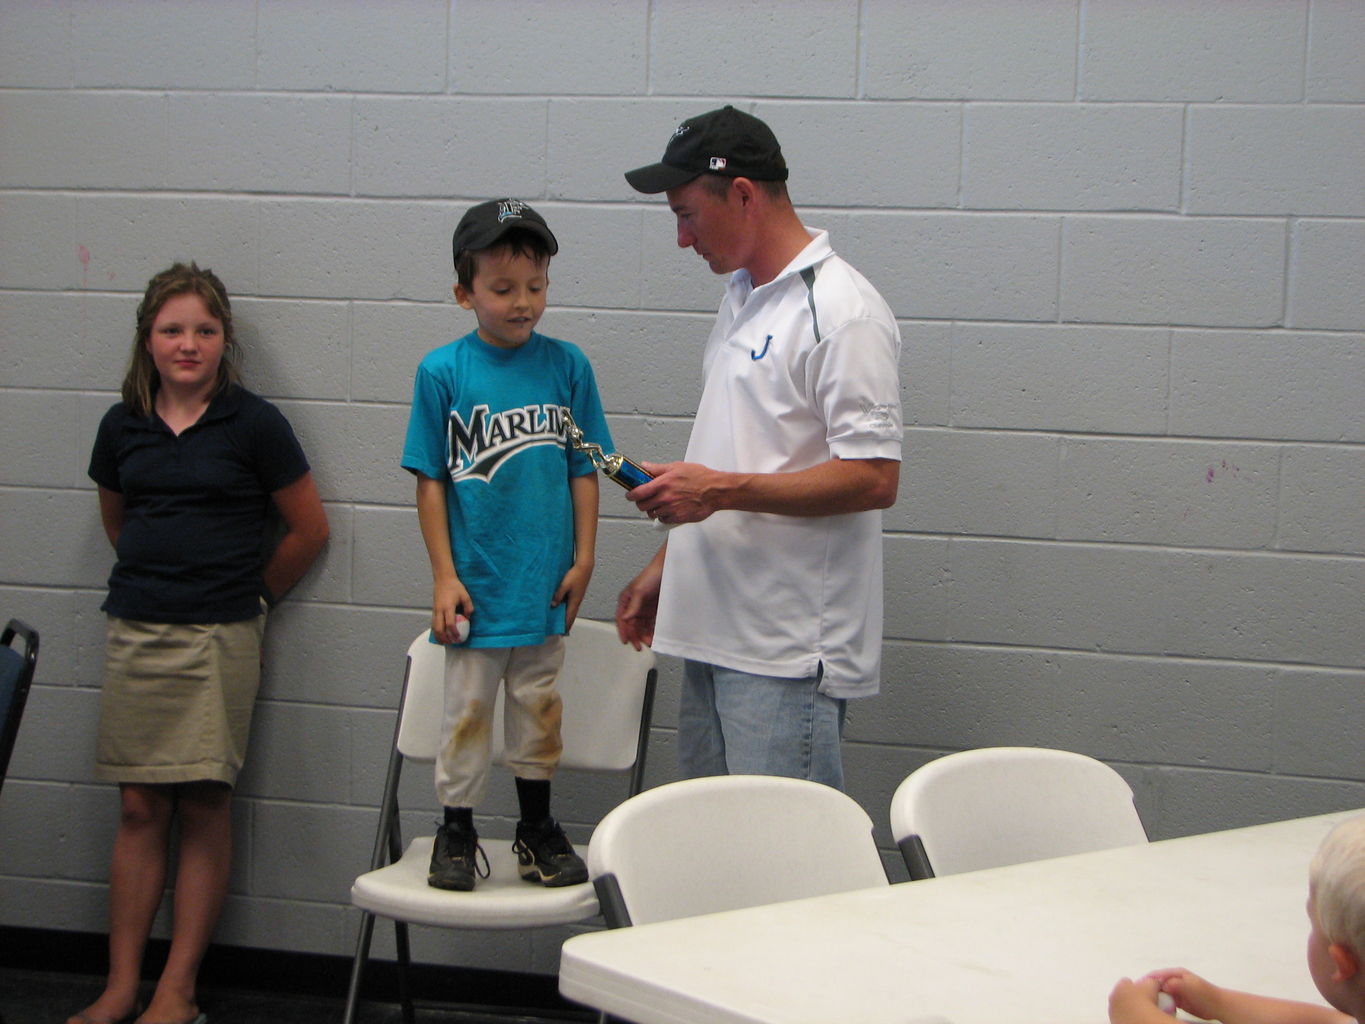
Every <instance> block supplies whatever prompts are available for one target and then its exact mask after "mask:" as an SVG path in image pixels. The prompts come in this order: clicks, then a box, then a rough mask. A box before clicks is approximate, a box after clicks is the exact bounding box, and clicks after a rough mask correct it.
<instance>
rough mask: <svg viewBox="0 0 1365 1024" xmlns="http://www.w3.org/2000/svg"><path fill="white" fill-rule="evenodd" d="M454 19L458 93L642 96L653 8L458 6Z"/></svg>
mask: <svg viewBox="0 0 1365 1024" xmlns="http://www.w3.org/2000/svg"><path fill="white" fill-rule="evenodd" d="M452 11H453V18H452V22H451V81H452V85H453V86H454V87H455V88H456V89H458V90H459V91H460V92H465V93H503V94H515V93H533V94H536V95H546V94H564V93H568V94H571V95H572V94H575V93H592V94H598V95H612V94H625V95H641V94H643V93H644V92H645V86H646V81H645V72H646V69H647V67H648V57H647V51H646V45H645V44H646V36H647V32H648V17H649V8H648V7H647V6H645V5H643V4H639V3H635V2H634V0H594V2H592V3H586V4H585V3H575V4H545V3H539V2H537V0H512V2H508V0H458V2H457V3H455V4H453V5H452ZM511 26H515V30H514V34H510V33H509V29H510V27H511ZM513 39H514V40H515V42H513ZM509 45H510V47H511V50H510V51H509ZM509 57H510V59H509Z"/></svg>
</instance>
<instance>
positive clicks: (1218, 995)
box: [1142, 967, 1224, 1020]
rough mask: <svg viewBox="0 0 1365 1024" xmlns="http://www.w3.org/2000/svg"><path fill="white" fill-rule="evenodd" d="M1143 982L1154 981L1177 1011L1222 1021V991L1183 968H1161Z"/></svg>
mask: <svg viewBox="0 0 1365 1024" xmlns="http://www.w3.org/2000/svg"><path fill="white" fill-rule="evenodd" d="M1142 980H1143V981H1147V980H1151V981H1155V982H1156V983H1157V985H1159V986H1160V988H1161V991H1162V992H1165V993H1167V994H1168V995H1170V997H1171V998H1172V999H1174V1000H1175V1005H1176V1008H1177V1009H1181V1010H1184V1011H1186V1012H1187V1013H1192V1014H1194V1015H1195V1016H1196V1017H1203V1018H1204V1019H1205V1020H1222V1017H1223V1013H1224V1008H1223V1006H1222V1002H1223V1000H1222V994H1223V990H1222V989H1221V988H1219V987H1218V986H1217V985H1215V984H1213V983H1212V982H1209V981H1205V980H1204V979H1203V978H1201V977H1200V976H1199V975H1197V974H1195V973H1194V972H1193V971H1187V970H1185V968H1183V967H1163V968H1162V969H1161V970H1159V971H1152V972H1151V973H1149V974H1148V975H1147V976H1146V977H1145V978H1143V979H1142Z"/></svg>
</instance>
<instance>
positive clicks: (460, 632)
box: [455, 615, 469, 644]
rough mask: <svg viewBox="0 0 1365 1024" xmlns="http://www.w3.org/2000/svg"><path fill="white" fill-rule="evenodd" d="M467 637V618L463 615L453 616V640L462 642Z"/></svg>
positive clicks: (458, 642)
mask: <svg viewBox="0 0 1365 1024" xmlns="http://www.w3.org/2000/svg"><path fill="white" fill-rule="evenodd" d="M468 639H469V620H468V619H467V618H465V617H464V616H463V615H456V616H455V642H456V643H457V644H462V643H464V642H465V641H466V640H468Z"/></svg>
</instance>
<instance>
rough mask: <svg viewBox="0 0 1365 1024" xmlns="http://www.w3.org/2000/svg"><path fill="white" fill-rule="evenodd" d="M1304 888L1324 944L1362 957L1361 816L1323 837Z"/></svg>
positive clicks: (1364, 861)
mask: <svg viewBox="0 0 1365 1024" xmlns="http://www.w3.org/2000/svg"><path fill="white" fill-rule="evenodd" d="M1308 885H1309V887H1310V889H1311V890H1312V899H1313V909H1314V911H1316V913H1317V915H1318V924H1319V925H1320V926H1321V928H1322V934H1323V935H1324V936H1325V937H1326V938H1327V941H1328V942H1333V943H1340V944H1341V945H1343V946H1347V947H1349V948H1350V950H1351V951H1352V952H1353V953H1355V954H1356V955H1357V956H1365V815H1361V816H1360V817H1356V818H1350V819H1348V820H1347V821H1343V822H1342V823H1341V824H1340V825H1338V826H1337V827H1336V828H1334V829H1332V831H1331V832H1329V833H1328V834H1327V838H1326V839H1324V840H1323V841H1322V845H1321V846H1319V847H1318V851H1317V853H1315V854H1314V855H1313V862H1312V864H1311V865H1310V866H1309V868H1308Z"/></svg>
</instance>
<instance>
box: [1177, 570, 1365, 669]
mask: <svg viewBox="0 0 1365 1024" xmlns="http://www.w3.org/2000/svg"><path fill="white" fill-rule="evenodd" d="M1167 585H1168V586H1169V587H1170V590H1169V593H1168V594H1166V597H1167V599H1168V603H1167V612H1166V614H1167V615H1168V616H1169V618H1170V624H1171V633H1170V638H1171V644H1172V649H1173V650H1176V651H1181V652H1187V653H1189V654H1192V655H1196V656H1199V657H1211V658H1246V659H1250V660H1255V661H1280V662H1299V663H1303V664H1317V665H1327V666H1340V667H1358V666H1360V665H1365V634H1362V632H1361V630H1360V604H1359V598H1360V595H1361V594H1362V593H1365V562H1362V561H1360V560H1359V559H1356V560H1354V561H1352V560H1348V559H1337V558H1319V557H1295V556H1289V555H1280V556H1276V555H1237V554H1230V553H1229V554H1204V553H1199V552H1190V553H1177V554H1172V555H1171V556H1169V566H1168V570H1167V573H1166V576H1165V579H1164V580H1163V588H1162V589H1163V590H1164V589H1165V586H1167Z"/></svg>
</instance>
